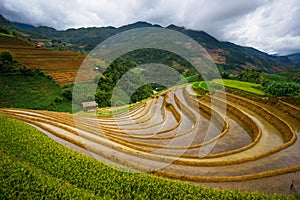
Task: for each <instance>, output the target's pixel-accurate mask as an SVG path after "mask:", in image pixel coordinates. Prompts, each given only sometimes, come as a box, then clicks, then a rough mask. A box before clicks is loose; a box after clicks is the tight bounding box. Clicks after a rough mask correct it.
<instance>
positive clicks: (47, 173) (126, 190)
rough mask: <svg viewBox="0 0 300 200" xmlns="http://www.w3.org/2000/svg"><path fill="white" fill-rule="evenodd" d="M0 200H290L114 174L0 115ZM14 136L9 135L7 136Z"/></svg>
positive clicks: (111, 170)
mask: <svg viewBox="0 0 300 200" xmlns="http://www.w3.org/2000/svg"><path fill="white" fill-rule="evenodd" d="M0 132H1V135H0V155H1V161H0V165H1V169H2V170H1V172H0V174H1V175H0V176H1V179H0V185H1V188H0V198H1V199H20V198H22V199H44V198H46V199H74V198H78V199H99V198H104V199H136V198H138V199H157V198H159V199H160V198H161V199H274V198H276V199H294V198H298V197H297V196H278V195H270V196H267V195H264V194H260V193H247V192H239V191H230V190H219V189H212V188H205V187H200V186H197V185H191V184H189V183H185V182H180V181H173V180H168V179H164V178H160V177H157V176H154V175H151V174H144V173H129V172H128V171H126V170H125V169H123V170H122V171H121V170H117V169H116V168H112V167H109V166H108V165H105V164H103V163H101V162H100V161H96V160H94V159H93V158H91V157H87V156H84V155H81V154H79V153H77V152H73V151H71V150H69V149H67V148H66V147H64V146H62V145H60V144H58V143H56V142H55V141H53V140H51V139H50V138H48V137H47V136H46V135H44V134H42V133H41V132H39V131H38V130H36V129H35V128H33V127H31V126H29V125H27V124H25V123H23V122H21V121H18V120H15V119H11V118H8V117H5V116H2V115H0ZM12 133H14V134H12Z"/></svg>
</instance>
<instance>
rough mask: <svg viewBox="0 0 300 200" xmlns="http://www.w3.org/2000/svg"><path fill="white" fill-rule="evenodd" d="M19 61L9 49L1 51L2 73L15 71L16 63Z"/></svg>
mask: <svg viewBox="0 0 300 200" xmlns="http://www.w3.org/2000/svg"><path fill="white" fill-rule="evenodd" d="M16 63H17V61H16V60H15V59H14V56H13V54H12V53H11V52H9V51H1V52H0V73H1V74H3V73H10V72H13V71H15V65H16Z"/></svg>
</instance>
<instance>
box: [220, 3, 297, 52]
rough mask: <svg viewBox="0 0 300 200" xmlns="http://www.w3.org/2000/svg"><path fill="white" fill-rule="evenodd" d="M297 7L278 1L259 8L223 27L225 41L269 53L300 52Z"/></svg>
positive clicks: (295, 4) (293, 4)
mask: <svg viewBox="0 0 300 200" xmlns="http://www.w3.org/2000/svg"><path fill="white" fill-rule="evenodd" d="M299 19H300V4H299V3H298V2H297V0H292V1H286V0H277V1H271V2H268V3H266V4H264V5H262V6H260V7H258V8H257V9H256V10H255V11H254V12H251V13H249V14H247V15H245V16H243V17H242V18H240V19H238V20H237V21H235V22H232V23H230V24H228V25H227V26H225V27H224V31H223V33H224V38H225V39H228V40H230V41H234V42H236V43H238V44H241V45H247V46H253V47H255V48H258V49H261V50H262V51H265V52H268V53H280V54H289V53H294V52H297V51H298V52H299V50H300V20H299Z"/></svg>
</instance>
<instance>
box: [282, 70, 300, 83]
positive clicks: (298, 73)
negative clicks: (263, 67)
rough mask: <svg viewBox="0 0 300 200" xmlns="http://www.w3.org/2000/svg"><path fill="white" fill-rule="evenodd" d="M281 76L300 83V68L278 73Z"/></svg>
mask: <svg viewBox="0 0 300 200" xmlns="http://www.w3.org/2000/svg"><path fill="white" fill-rule="evenodd" d="M278 74H279V75H280V76H284V77H286V78H287V80H288V81H293V82H296V83H300V68H297V69H292V70H286V71H283V72H280V73H278Z"/></svg>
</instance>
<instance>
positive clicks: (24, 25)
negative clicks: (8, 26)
mask: <svg viewBox="0 0 300 200" xmlns="http://www.w3.org/2000/svg"><path fill="white" fill-rule="evenodd" d="M12 24H13V25H15V26H17V27H19V28H21V29H24V30H30V29H33V28H35V26H32V25H29V24H23V23H19V22H12Z"/></svg>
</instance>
